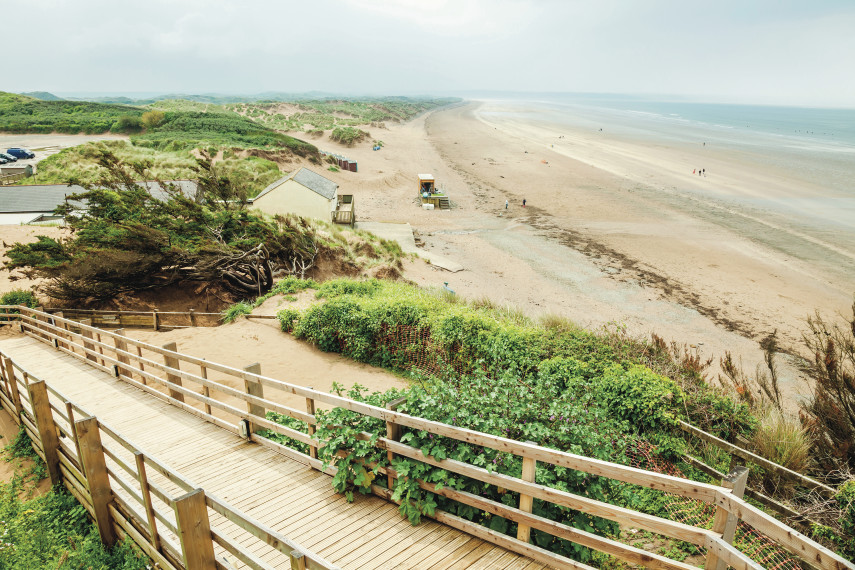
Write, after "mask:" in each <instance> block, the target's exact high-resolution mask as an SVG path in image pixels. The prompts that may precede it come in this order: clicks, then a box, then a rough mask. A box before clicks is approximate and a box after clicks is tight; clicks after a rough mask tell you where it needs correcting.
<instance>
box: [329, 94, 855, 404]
mask: <svg viewBox="0 0 855 570" xmlns="http://www.w3.org/2000/svg"><path fill="white" fill-rule="evenodd" d="M485 108H489V103H487V104H481V103H469V104H464V105H458V106H456V107H454V108H450V109H448V108H447V109H443V110H440V111H437V112H434V113H431V114H429V115H426V116H422V117H420V118H418V119H416V120H414V121H411V122H410V123H407V124H405V125H400V126H390V127H389V129H388V130H384V131H375V130H372V133H371V134H372V136H373V137H374V138H375V139H380V140H383V141H384V143H385V146H384V148H383V149H382V150H381V151H371V150H370V147H367V148H366V147H363V146H358V147H354V148H345V147H337V146H336V145H334V144H331V143H328V142H326V141H325V142H324V143H323V144H322V147H323V148H325V149H327V150H331V151H336V152H339V153H341V154H343V155H345V156H348V157H351V158H353V159H356V160H358V162H359V167H360V171H359V173H358V174H353V173H344V172H341V173H332V172H324V175H325V176H327V177H329V178H332V179H333V180H335V181H336V182H338V183H339V184H341V189H340V191H346V192H347V193H350V192H353V193H354V194H355V196H356V204H357V206H356V207H357V213H358V216H359V219H360V220H370V221H392V222H409V223H411V224H412V225H413V227H414V228H415V230H416V231H417V232H418V234H419V236H420V238H421V239H422V240H423V241H424V247H425V249H427V250H430V251H434V252H437V253H441V254H442V255H444V256H446V257H448V258H450V259H452V260H454V261H457V262H459V263H461V264H462V265H463V266H464V267H466V271H464V272H460V273H455V274H451V273H448V272H442V271H438V270H435V269H432V268H430V267H425V266H424V265H421V264H414V265H412V266H411V268H410V269H409V270H408V272H407V274H406V276H407V277H408V278H410V279H412V280H414V281H416V282H418V283H420V284H424V285H434V286H441V284H442V282H444V281H448V282H449V286H450V287H451V288H452V289H454V290H455V291H456V292H457V293H458V294H460V295H463V296H465V297H467V298H479V297H489V298H490V299H492V300H493V301H495V302H498V303H508V304H511V305H513V306H515V307H518V308H520V309H522V310H523V311H525V312H526V313H528V314H530V315H532V316H535V317H536V316H538V315H545V314H558V315H563V316H566V317H568V318H570V319H572V320H574V321H575V322H577V323H578V324H580V325H582V326H585V327H587V328H591V329H597V328H600V327H619V328H624V329H625V330H627V331H628V332H629V333H630V334H635V335H643V336H646V335H649V334H650V333H652V332H655V333H657V334H659V335H660V336H662V337H664V338H665V339H666V340H668V341H670V340H675V341H677V342H679V343H686V344H688V345H690V349H691V350H694V351H697V352H698V353H700V354H701V355H702V356H703V357H704V358H709V357H713V358H714V360H715V362H716V364H717V362H718V359H719V358H720V357H722V356H723V355H724V354H725V351H730V352H731V353H732V354H733V355H734V356H735V357H736V358H737V359H741V361H742V364H743V366H744V367H745V369H746V370H747V371H749V372H753V371H754V369H755V366H756V365H757V364H761V363H762V353H761V350H760V348H759V341H760V340H761V339H762V338H764V337H765V336H766V335H768V334H770V333H772V332H774V331H778V336H779V339H780V344H781V345H782V346H783V347H784V348H785V349H786V350H788V351H792V352H798V351H800V339H801V333H802V331H804V330H805V326H804V324H805V319H806V318H807V317H808V315H811V314H813V313H814V311H816V310H819V311H820V312H821V313H822V314H824V315H826V316H835V315H837V314H839V313H843V314H846V312H847V311H848V310H849V307H850V306H851V303H852V295H853V283H855V280H853V275H855V271H853V260H855V247H853V245H852V244H853V243H855V239H853V237H855V232H848V231H839V229H838V230H835V231H824V229H823V226H822V224H821V223H817V221H816V219H815V218H811V217H810V216H809V215H808V214H809V213H810V212H806V213H805V215H804V216H801V217H800V216H798V215H797V214H793V213H791V212H787V211H786V210H784V209H776V208H766V209H761V208H749V207H747V206H745V200H748V199H752V198H756V197H757V196H759V195H763V196H765V197H766V198H769V199H772V200H774V199H776V198H780V199H786V198H790V197H794V196H796V197H797V196H804V195H816V193H817V192H819V191H821V189H816V188H807V189H806V188H804V186H803V184H802V183H801V182H800V181H797V180H796V181H793V180H790V179H788V178H787V177H786V176H783V175H782V174H780V173H778V172H776V171H774V170H772V169H768V168H767V169H764V168H762V167H760V166H758V165H756V164H752V163H750V162H749V161H743V160H740V157H739V155H738V154H736V153H733V152H727V151H724V150H722V151H717V152H716V151H712V152H711V149H704V150H703V151H701V150H697V149H691V148H683V147H678V146H676V145H674V146H673V147H670V148H669V147H668V146H667V145H662V144H660V145H644V144H640V143H638V142H635V141H631V140H626V139H619V138H616V137H611V138H609V137H605V136H602V134H601V133H599V132H597V133H593V132H592V133H586V132H583V131H581V130H577V131H572V130H568V129H565V128H562V131H561V132H560V133H559V132H558V131H557V130H554V129H550V128H549V126H548V125H537V124H532V123H530V122H522V121H515V120H512V119H505V120H499V119H495V118H494V117H493V116H492V115H491V114H489V113H479V110H480V111H483V110H484V109H485ZM559 137H562V138H559ZM700 152H703V153H704V154H703V155H698V156H696V153H700ZM701 160H702V161H703V162H701ZM692 164H698V165H700V164H705V165H706V166H705V168H706V169H707V172H708V176H707V177H705V178H704V177H698V176H693V175H692V174H691V172H692V166H691V165H692ZM419 172H431V173H433V174H434V175H436V179H437V183H438V185H440V186H443V187H445V188H446V189H447V190H448V193H449V195H450V197H451V200H452V203H453V205H454V207H453V209H452V210H450V211H432V212H426V211H423V210H421V209H420V208H419V207H418V203H417V202H418V200H417V197H416V192H415V190H416V188H417V182H416V174H417V173H419ZM345 189H346V190H345ZM811 193H812V194H811ZM524 198H525V199H526V200H527V207H525V208H523V207H522V200H523V199H524ZM505 200H508V201H509V204H510V207H509V209H508V210H505ZM779 364H780V371H779V373H780V377H781V381H782V384H783V388H784V390H785V392H786V393H787V394H788V395H789V396H791V397H795V395H796V394H797V393H798V392H804V386H803V385H801V383H800V382H799V374H798V372H797V370H796V369H795V367H794V364H795V363H794V360H793V359H791V358H789V357H788V356H786V355H782V356H781V358H780V361H779ZM716 373H717V366H714V367H713V368H712V374H713V375H715V374H716Z"/></svg>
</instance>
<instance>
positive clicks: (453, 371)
mask: <svg viewBox="0 0 855 570" xmlns="http://www.w3.org/2000/svg"><path fill="white" fill-rule="evenodd" d="M316 296H317V297H318V298H319V299H323V303H318V304H315V305H313V306H311V307H309V308H308V309H305V310H303V311H298V310H296V309H293V308H288V309H285V310H283V311H280V313H279V315H278V317H279V321H280V324H281V327H282V330H284V331H286V332H293V334H294V336H295V337H297V338H303V339H306V340H309V341H311V342H314V343H316V344H317V345H318V346H319V347H320V348H321V349H322V350H325V351H332V352H339V353H341V354H343V355H346V356H348V357H350V358H353V359H355V360H359V361H361V362H367V363H371V364H374V365H378V366H383V367H386V368H389V369H392V370H395V371H399V372H403V373H405V374H407V375H408V376H410V377H411V378H412V380H413V384H412V385H411V387H409V388H407V389H405V390H390V391H388V392H385V393H374V394H368V393H366V392H365V390H364V388H361V387H359V386H354V387H353V388H351V389H350V390H349V391H348V392H347V395H348V396H350V397H352V398H354V399H357V400H360V401H364V402H368V403H371V404H373V405H377V406H380V407H383V406H384V405H385V404H386V403H387V402H389V401H391V400H393V399H397V398H399V397H405V398H406V401H405V403H404V404H402V405H401V406H400V408H399V409H400V410H401V411H405V412H407V413H410V414H412V415H415V416H418V417H422V418H426V419H431V420H435V421H438V422H442V423H445V424H448V425H455V426H461V427H467V428H470V429H474V430H478V431H483V432H487V433H491V434H494V435H499V436H504V437H509V438H511V439H515V440H518V441H527V440H530V441H534V442H535V443H538V444H539V445H543V446H546V447H552V448H556V449H561V450H565V451H569V452H572V453H576V454H581V455H585V456H589V457H594V458H599V459H603V460H608V461H613V462H617V463H623V464H629V465H634V466H638V467H643V468H646V467H647V466H648V464H647V461H650V460H651V459H643V457H644V456H645V454H647V455H651V457H652V460H654V461H658V462H663V461H664V462H665V463H666V464H670V465H673V466H675V467H676V468H677V469H679V470H680V471H682V472H683V473H684V474H686V476H688V477H690V478H692V479H695V480H701V481H708V480H709V478H708V477H707V476H706V475H704V474H703V473H701V472H699V471H697V470H695V469H693V468H692V467H691V466H690V465H688V464H686V463H684V462H683V457H684V455H685V454H687V453H688V454H690V455H694V456H696V457H700V458H701V459H703V460H704V461H705V462H707V463H708V464H710V465H713V466H715V467H716V468H718V469H719V470H721V471H726V470H727V469H728V463H729V461H730V457H729V456H728V455H727V454H726V453H724V452H722V451H721V450H720V449H719V448H717V447H712V446H709V447H708V446H706V445H703V444H701V445H700V446H699V447H696V448H691V447H690V444H689V443H688V442H687V441H686V440H685V439H684V438H683V436H682V435H681V434H680V430H679V429H677V428H676V421H677V420H678V419H682V420H685V421H689V422H691V423H693V424H695V425H698V426H700V427H702V428H703V429H705V430H706V431H709V432H712V433H715V434H717V435H719V436H720V437H723V438H725V439H728V440H730V441H733V439H734V437H735V436H737V435H739V436H742V437H745V438H747V439H748V440H749V442H751V443H750V446H749V447H750V449H752V450H754V451H756V452H759V453H761V454H763V455H765V456H766V457H769V458H770V459H772V460H775V461H778V462H780V463H782V464H784V465H787V466H788V467H790V468H792V469H795V470H799V471H801V472H804V471H809V470H810V467H811V459H810V454H809V449H810V448H809V445H810V443H811V441H812V440H811V433H810V432H806V431H805V429H804V428H802V427H800V426H798V425H794V424H793V423H792V422H791V421H784V420H783V418H782V416H781V415H780V412H779V411H776V410H775V409H774V408H770V407H768V406H766V407H762V408H760V407H755V408H751V407H749V405H748V404H747V403H745V402H739V401H738V400H736V399H734V396H735V395H736V394H735V392H731V391H729V390H726V389H721V388H716V387H713V386H711V385H708V384H707V383H706V382H705V380H704V375H703V370H704V368H705V366H706V365H708V364H709V362H706V363H705V362H701V361H699V359H698V358H697V357H696V356H693V355H692V354H691V353H690V352H688V351H687V350H685V349H684V348H683V347H679V346H677V345H675V344H673V343H672V344H671V345H667V344H666V343H664V342H663V341H662V339H661V338H659V337H656V336H655V335H654V336H653V338H652V339H651V341H641V340H637V339H632V338H629V337H628V336H627V335H626V334H625V332H624V331H623V330H621V329H620V328H619V327H614V328H609V329H604V330H603V331H600V332H597V333H592V332H587V331H584V330H581V329H579V328H578V327H577V326H575V325H574V324H573V323H571V322H569V321H567V320H566V319H563V318H560V317H556V316H548V317H545V318H543V319H541V320H540V321H539V322H535V321H532V320H531V319H528V318H527V317H525V316H524V315H522V314H520V313H519V312H517V311H514V310H511V309H509V308H507V307H500V306H496V305H495V304H493V303H491V302H490V301H489V300H487V299H479V300H475V301H470V302H463V301H461V300H460V299H458V298H457V297H455V296H453V295H450V294H447V293H445V292H443V291H426V290H422V289H419V288H417V287H413V286H409V285H405V284H401V283H392V282H383V281H377V280H365V281H354V280H349V279H339V280H333V281H328V282H326V283H323V284H322V285H320V286H319V287H318V288H317V291H316ZM814 323H816V321H814ZM830 328H831V327H830V325H826V329H830ZM850 328H852V331H853V334H855V325H854V326H852V327H850ZM837 333H839V334H840V335H844V337H841V338H840V339H839V341H840V343H841V344H843V346H844V348H843V350H844V351H845V350H846V346H851V344H850V345H847V344H845V334H844V333H845V331H844V330H843V329H842V328H839V330H838V331H837ZM829 336H831V335H829ZM823 337H824V338H828V336H826V335H824V334H823ZM844 359H845V353H844ZM821 360H822V362H823V366H825V359H824V357H822V359H821ZM773 369H774V366H773V363H770V370H773ZM826 369H827V366H826ZM335 389H336V390H337V391H338V393H339V394H343V393H344V390H345V388H344V387H342V386H336V388H335ZM270 417H271V418H272V419H274V420H275V421H280V422H282V423H284V424H285V425H288V426H290V427H291V428H293V429H296V430H299V431H303V432H304V433H305V431H306V430H305V426H302V425H301V424H300V423H299V422H296V421H294V420H292V419H289V418H284V417H278V416H275V415H271V416H270ZM318 420H319V422H318V427H317V435H318V437H319V439H320V440H321V441H324V442H325V443H324V444H323V445H324V447H322V448H321V449H320V450H319V457H320V458H321V459H323V460H324V461H325V462H332V461H337V463H336V466H337V467H338V468H339V472H338V475H337V476H336V478H335V479H334V482H333V483H334V486H335V488H336V489H337V490H338V491H339V492H342V493H345V494H346V495H347V497H348V498H349V499H352V498H353V495H354V493H356V492H363V493H365V492H369V490H370V486H371V484H378V485H381V486H385V484H386V481H385V477H377V475H378V473H379V468H380V467H382V466H386V465H389V463H388V460H387V458H386V456H385V453H384V452H382V451H380V450H377V449H376V448H374V447H373V446H372V445H371V443H372V441H373V438H372V439H369V440H368V441H365V440H362V439H361V436H359V435H358V434H361V433H364V432H367V433H369V434H372V435H373V436H375V437H379V436H381V435H384V434H385V425H384V424H383V422H382V421H379V420H376V419H374V418H370V417H364V416H361V415H358V414H355V413H352V412H349V411H347V410H344V409H340V408H336V409H333V410H331V411H321V412H319V413H318ZM271 437H274V438H275V439H277V441H280V442H281V443H283V445H291V446H294V447H295V448H298V447H299V446H300V444H298V443H297V442H293V441H291V440H289V439H288V438H284V437H281V436H271ZM401 440H402V441H404V442H407V443H408V444H409V445H411V446H414V447H416V448H418V449H421V450H422V452H423V453H425V454H426V455H428V456H431V457H434V458H435V459H443V458H454V459H459V460H461V461H465V462H467V463H470V464H474V465H478V466H482V467H484V468H486V469H488V470H495V471H498V472H500V473H506V474H509V475H512V476H516V477H518V476H519V475H520V472H521V462H520V460H519V458H517V457H515V456H513V455H509V454H503V453H499V452H496V451H493V450H490V449H486V448H481V447H479V446H476V445H468V444H464V443H461V442H459V441H456V440H446V439H445V438H442V437H438V436H434V435H432V434H428V433H425V432H422V431H419V430H410V429H407V428H403V432H402V437H401ZM342 454H343V455H344V457H340V455H342ZM640 458H641V459H640ZM639 461H640V463H639ZM391 466H392V467H393V468H394V469H395V470H396V471H397V472H398V474H399V475H403V476H407V477H409V479H408V480H404V479H398V480H397V481H396V483H395V486H394V488H393V489H392V490H393V493H394V497H395V498H396V499H397V500H399V501H401V502H402V504H401V507H400V510H401V513H402V515H403V516H405V517H407V518H408V519H409V520H410V521H411V522H413V523H414V524H415V523H416V522H418V521H419V520H420V519H421V517H422V516H424V515H429V514H431V513H432V512H433V511H434V510H435V509H442V510H445V511H448V512H451V513H454V514H457V515H458V516H461V517H464V518H467V519H469V520H473V521H476V522H478V523H479V524H482V525H485V526H488V527H489V528H492V529H494V530H497V531H500V532H506V533H508V534H511V535H513V534H514V533H515V532H516V528H515V525H514V524H513V523H512V522H510V521H507V520H504V519H502V518H500V517H494V516H491V515H489V514H488V513H485V512H482V511H478V510H476V509H472V508H469V507H466V506H464V505H461V504H457V503H455V502H453V501H450V500H448V499H445V498H442V497H440V496H437V495H435V494H433V493H430V492H427V491H425V490H423V489H421V488H420V487H419V486H418V485H417V484H416V483H415V480H416V479H419V480H422V481H425V482H427V483H431V484H435V485H437V486H438V487H442V486H450V487H453V488H455V489H458V490H463V491H467V492H470V493H474V494H478V495H480V496H486V497H489V498H491V499H493V500H495V501H498V502H502V503H504V504H507V505H510V506H516V504H517V501H518V495H516V494H514V493H509V492H505V491H503V490H501V489H496V488H495V487H492V486H489V485H484V484H482V483H479V482H477V481H474V480H470V479H468V478H465V477H460V476H457V475H454V474H453V473H449V472H447V471H445V470H442V469H438V468H434V467H430V466H428V465H425V464H423V463H420V462H417V461H411V460H408V459H403V458H400V459H396V460H395V461H393V462H392V464H391ZM751 479H752V481H753V483H752V484H753V485H758V484H759V485H762V486H765V487H766V490H767V492H769V493H773V494H774V496H776V497H781V498H784V499H787V500H789V499H794V498H795V499H799V501H802V503H799V504H804V502H803V501H804V500H805V499H806V497H805V496H804V494H803V492H802V491H798V490H796V489H794V488H793V487H792V485H791V484H783V483H782V482H781V481H779V480H777V479H776V477H775V476H774V475H773V474H768V473H765V472H763V470H762V469H758V468H756V467H755V468H752V472H751ZM537 482H538V483H541V484H546V485H549V486H553V487H556V488H559V489H562V490H567V491H570V492H573V493H578V494H581V495H584V496H588V497H591V498H595V499H598V500H602V501H606V502H609V503H612V504H617V505H620V506H625V507H628V508H631V509H635V510H639V511H642V512H648V513H651V514H656V515H659V516H664V517H666V518H671V519H673V518H674V516H675V514H674V512H672V510H673V509H674V508H678V509H679V508H680V505H676V506H675V503H674V500H673V498H669V497H668V496H667V495H665V494H663V493H661V492H659V491H655V490H651V489H642V488H638V487H635V486H633V485H627V484H623V483H619V482H616V481H612V480H608V479H603V478H599V477H594V476H590V475H585V474H583V473H578V472H573V471H570V470H564V469H561V468H556V467H553V466H549V465H540V464H539V465H538V471H537ZM851 485H852V484H851V483H849V484H847V485H845V486H843V487H841V491H840V492H839V493H838V498H837V502H838V504H837V506H834V505H831V506H830V507H829V506H827V505H826V506H825V507H824V509H825V510H824V511H823V519H822V520H824V521H828V524H829V526H827V527H816V528H815V529H814V531H813V535H814V537H816V538H818V539H821V540H823V541H824V542H825V543H826V544H828V545H831V546H833V547H835V548H836V549H837V550H838V552H840V553H841V554H843V555H844V556H846V555H848V554H847V552H850V549H851V548H852V544H855V543H852V538H851V537H852V536H853V533H852V531H853V529H855V523H853V522H852V521H855V516H853V513H855V510H853V507H852V504H853V502H852V501H853V497H855V492H853V491H852V490H853V489H855V487H852V486H851ZM535 512H536V513H537V514H540V515H542V516H546V517H548V518H550V519H553V520H557V521H561V522H564V523H566V524H570V525H573V526H576V527H578V528H582V529H585V530H588V531H591V532H596V533H598V534H603V535H607V536H617V534H618V529H617V528H616V526H615V525H613V524H612V523H609V522H607V521H603V520H601V519H599V518H597V517H588V516H584V515H581V514H578V513H572V512H567V511H565V510H563V509H560V508H557V507H553V506H551V505H548V504H541V503H538V502H537V501H536V502H535ZM815 512H817V511H815ZM815 516H816V515H815ZM698 524H702V523H700V522H699V523H698ZM532 537H533V540H534V541H535V543H536V544H538V545H540V546H543V547H545V548H548V549H550V550H552V551H555V552H558V553H561V554H565V555H568V556H571V557H573V558H575V559H578V560H582V561H587V562H591V563H594V564H596V565H600V564H607V563H608V561H603V560H599V559H598V558H597V556H598V555H597V554H595V553H592V552H590V551H589V550H587V549H585V548H582V547H579V546H578V545H574V544H571V543H568V542H565V541H563V540H560V539H557V538H554V537H552V536H549V535H546V534H543V533H538V532H534V533H533V534H532ZM739 540H743V539H741V538H739V537H737V541H739ZM746 540H749V541H750V537H749V538H748V539H746ZM749 546H751V545H750V544H748V543H746V544H745V547H746V548H748V547H749ZM660 550H661V551H664V552H669V553H671V554H673V556H672V557H676V558H681V557H686V556H688V555H690V554H697V549H695V548H693V547H689V546H688V545H682V544H680V543H676V542H674V543H667V544H665V545H664V546H662V547H661V548H660Z"/></svg>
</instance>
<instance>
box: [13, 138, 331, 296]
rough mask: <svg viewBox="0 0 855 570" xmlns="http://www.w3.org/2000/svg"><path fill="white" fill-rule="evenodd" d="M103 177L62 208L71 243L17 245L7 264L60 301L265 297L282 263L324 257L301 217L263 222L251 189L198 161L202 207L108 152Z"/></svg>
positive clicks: (302, 263)
mask: <svg viewBox="0 0 855 570" xmlns="http://www.w3.org/2000/svg"><path fill="white" fill-rule="evenodd" d="M98 163H99V166H100V168H101V178H100V179H99V180H97V181H96V182H94V183H93V184H92V185H84V188H85V189H86V191H85V192H83V193H81V194H79V195H74V196H72V197H71V200H86V201H87V208H86V209H80V208H79V207H77V206H75V205H74V203H73V202H71V203H69V204H66V205H64V206H62V207H60V208H58V211H60V213H62V214H63V215H64V216H65V218H66V221H67V223H68V226H69V228H70V229H71V232H72V236H71V237H68V238H61V239H55V238H48V237H45V236H38V241H36V242H35V243H29V244H21V243H17V244H15V245H14V246H13V247H12V248H11V249H10V250H9V251H8V252H7V256H8V257H9V259H10V260H11V261H10V262H9V263H8V264H7V268H10V269H15V268H22V269H24V270H25V273H26V274H27V275H31V276H38V277H44V278H47V279H48V280H49V281H48V283H47V284H46V285H45V286H44V290H45V292H46V293H47V294H48V295H49V296H51V297H53V298H56V299H63V300H72V299H87V298H91V299H108V298H112V297H114V296H115V295H117V294H119V293H121V292H125V291H139V290H142V289H151V288H157V287H164V286H167V285H170V284H175V283H178V282H180V281H182V280H190V281H202V282H216V283H219V284H222V285H223V286H226V287H228V288H229V289H232V290H237V291H246V290H251V291H257V292H265V291H267V290H268V289H269V288H270V287H271V286H272V285H273V282H272V281H273V279H272V272H273V271H274V270H275V269H276V268H278V267H281V268H283V269H285V268H288V269H291V270H292V271H300V272H305V271H306V270H308V269H309V268H311V266H312V264H313V263H314V259H315V257H316V256H317V255H318V249H319V246H318V244H317V239H316V237H315V231H314V229H313V227H312V226H310V225H309V224H307V223H306V222H304V221H303V220H302V219H300V218H291V217H289V218H277V220H276V221H270V220H267V219H264V218H262V217H260V216H258V215H255V214H251V213H249V212H247V211H246V210H245V209H244V202H243V200H242V198H243V197H244V196H245V188H243V187H242V186H241V185H240V184H239V183H234V182H232V180H231V179H229V178H228V177H227V176H224V175H223V173H222V172H220V171H219V170H218V167H216V166H214V165H212V164H211V162H210V160H207V159H200V160H199V161H198V164H197V168H196V172H197V177H198V184H199V191H200V193H201V196H202V198H203V200H202V202H201V203H200V202H197V201H196V200H195V199H191V198H187V197H185V196H184V195H183V194H181V192H180V191H178V190H177V189H174V188H171V187H169V186H162V187H161V189H162V190H163V191H164V192H165V193H166V195H167V196H168V198H167V199H166V200H159V199H157V198H155V197H153V196H152V195H151V194H150V193H149V192H148V191H147V190H146V189H145V188H143V187H142V186H139V185H137V184H136V183H134V182H132V181H133V180H135V179H142V180H147V179H149V180H150V179H151V175H150V172H148V170H147V165H146V164H144V163H137V164H131V165H128V164H125V163H123V162H121V161H120V160H119V159H118V158H117V157H116V156H115V155H113V154H112V153H110V152H103V153H102V154H101V155H100V156H99V157H98Z"/></svg>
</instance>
